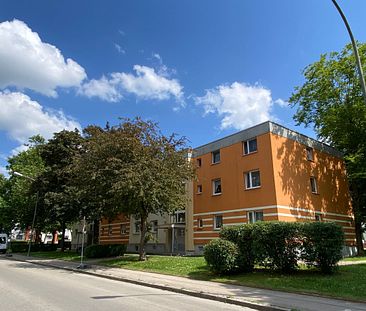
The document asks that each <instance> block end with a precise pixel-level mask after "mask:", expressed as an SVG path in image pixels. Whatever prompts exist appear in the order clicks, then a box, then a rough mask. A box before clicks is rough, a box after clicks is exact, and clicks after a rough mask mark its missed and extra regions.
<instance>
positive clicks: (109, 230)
mask: <svg viewBox="0 0 366 311" xmlns="http://www.w3.org/2000/svg"><path fill="white" fill-rule="evenodd" d="M112 233H113V228H112V225H109V226H108V235H112Z"/></svg>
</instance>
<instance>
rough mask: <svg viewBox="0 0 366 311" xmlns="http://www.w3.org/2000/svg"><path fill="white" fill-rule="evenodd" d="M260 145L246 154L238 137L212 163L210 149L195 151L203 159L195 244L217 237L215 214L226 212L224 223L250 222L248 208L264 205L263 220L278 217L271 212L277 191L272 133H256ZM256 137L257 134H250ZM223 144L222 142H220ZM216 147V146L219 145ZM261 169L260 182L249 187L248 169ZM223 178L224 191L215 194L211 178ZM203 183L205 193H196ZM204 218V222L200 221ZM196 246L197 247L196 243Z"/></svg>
mask: <svg viewBox="0 0 366 311" xmlns="http://www.w3.org/2000/svg"><path fill="white" fill-rule="evenodd" d="M256 137H257V149H258V151H257V152H255V153H251V154H248V155H243V153H244V152H243V142H242V141H239V142H236V143H234V144H232V145H229V146H224V147H223V148H220V158H221V159H220V163H217V164H212V158H211V157H212V155H211V152H212V151H214V150H210V149H208V151H209V152H207V153H205V154H199V153H198V154H197V155H195V160H196V161H197V159H200V161H201V166H200V167H197V180H196V181H194V186H193V187H194V188H193V189H194V194H193V196H194V199H193V202H194V216H193V217H194V244H196V245H200V244H206V243H207V242H208V241H209V240H210V239H212V238H215V237H218V232H219V230H215V229H214V216H215V215H222V216H223V225H236V224H243V223H247V212H248V211H251V210H256V209H258V208H260V209H261V207H263V206H269V207H268V208H266V209H264V213H265V214H269V215H268V216H267V215H265V217H264V220H275V219H276V217H274V216H273V215H272V214H273V213H275V212H276V207H275V205H276V191H275V186H274V182H273V181H274V175H273V169H272V159H271V155H272V152H271V141H270V134H269V133H265V134H261V135H258V136H256ZM248 138H254V137H248ZM217 147H220V145H217ZM216 150H217V149H216ZM252 170H259V171H260V179H261V186H260V187H259V188H255V189H250V190H249V189H246V187H245V181H244V174H245V172H248V171H252ZM217 178H220V179H221V187H222V193H221V194H220V195H213V188H212V181H213V180H214V179H217ZM198 185H202V193H197V186H198ZM199 219H202V221H203V226H202V227H201V228H199V225H198V222H199ZM196 249H197V247H196Z"/></svg>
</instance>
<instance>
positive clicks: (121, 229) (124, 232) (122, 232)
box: [120, 224, 127, 235]
mask: <svg viewBox="0 0 366 311" xmlns="http://www.w3.org/2000/svg"><path fill="white" fill-rule="evenodd" d="M120 232H121V235H125V234H127V226H126V225H125V224H122V225H121V228H120Z"/></svg>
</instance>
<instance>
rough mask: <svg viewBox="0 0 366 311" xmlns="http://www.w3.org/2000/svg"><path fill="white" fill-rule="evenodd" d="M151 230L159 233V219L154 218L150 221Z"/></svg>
mask: <svg viewBox="0 0 366 311" xmlns="http://www.w3.org/2000/svg"><path fill="white" fill-rule="evenodd" d="M150 227H151V229H150V232H151V233H157V232H158V221H157V220H153V221H151V222H150Z"/></svg>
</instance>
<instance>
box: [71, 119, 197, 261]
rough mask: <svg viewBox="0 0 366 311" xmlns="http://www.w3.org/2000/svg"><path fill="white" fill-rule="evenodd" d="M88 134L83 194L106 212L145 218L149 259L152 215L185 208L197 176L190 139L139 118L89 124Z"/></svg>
mask: <svg viewBox="0 0 366 311" xmlns="http://www.w3.org/2000/svg"><path fill="white" fill-rule="evenodd" d="M84 133H85V141H84V143H83V148H82V152H81V154H80V155H79V158H78V160H77V161H76V162H75V165H74V170H75V176H77V177H76V182H77V184H78V185H79V187H80V198H82V199H81V200H82V201H83V203H84V204H86V203H87V204H86V206H85V208H86V209H91V210H93V211H94V212H95V211H97V212H98V213H99V214H100V215H103V216H107V217H111V218H113V216H115V215H116V214H118V213H124V214H126V215H134V216H135V218H137V219H139V220H140V229H141V230H140V232H141V240H140V259H141V260H144V259H145V243H146V234H147V231H148V223H147V218H148V215H149V214H163V213H170V212H173V211H176V210H179V209H184V208H185V205H186V196H185V182H186V181H187V180H189V179H190V178H192V176H193V171H192V168H191V166H190V164H189V162H188V160H187V154H188V149H187V147H186V139H185V138H178V137H177V136H176V135H171V136H168V137H167V136H164V135H163V134H162V133H161V132H160V130H159V128H158V127H157V125H156V124H155V123H153V122H145V121H142V120H141V119H139V118H137V119H134V120H129V119H126V120H124V122H122V123H120V124H118V125H116V126H112V127H110V126H109V125H107V127H106V128H104V129H102V128H100V127H95V126H89V127H87V128H86V129H85V131H84ZM96 206H98V207H99V210H98V209H97V210H96V209H95V207H96Z"/></svg>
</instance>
